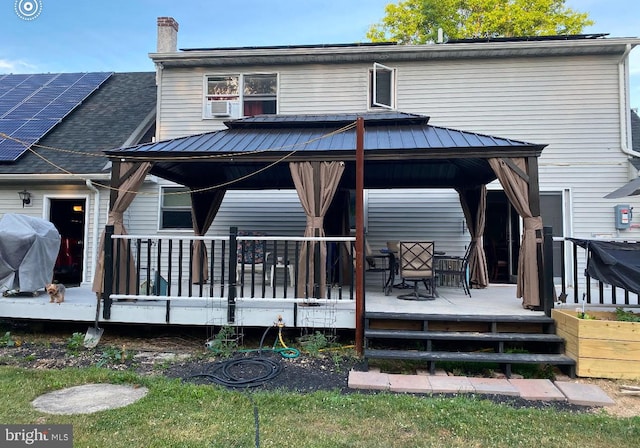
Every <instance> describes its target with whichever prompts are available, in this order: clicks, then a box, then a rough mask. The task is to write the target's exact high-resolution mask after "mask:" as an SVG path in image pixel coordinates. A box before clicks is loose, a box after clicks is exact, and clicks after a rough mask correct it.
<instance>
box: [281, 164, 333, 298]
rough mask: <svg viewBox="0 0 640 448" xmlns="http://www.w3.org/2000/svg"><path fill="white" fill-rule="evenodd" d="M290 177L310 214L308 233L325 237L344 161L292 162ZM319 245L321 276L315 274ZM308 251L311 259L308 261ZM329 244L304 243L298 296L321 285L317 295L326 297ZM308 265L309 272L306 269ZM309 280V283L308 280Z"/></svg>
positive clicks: (301, 252)
mask: <svg viewBox="0 0 640 448" xmlns="http://www.w3.org/2000/svg"><path fill="white" fill-rule="evenodd" d="M289 169H290V171H291V177H292V178H293V183H294V185H295V187H296V191H297V192H298V197H299V198H300V204H301V205H302V208H303V209H304V212H305V214H306V215H307V226H306V228H305V230H304V236H306V237H322V236H325V233H324V216H325V214H326V213H327V209H328V208H329V205H330V204H331V201H332V200H333V196H334V195H335V192H336V189H337V188H338V183H339V182H340V178H341V177H342V173H343V172H344V163H342V162H291V163H290V164H289ZM316 244H319V246H320V259H319V263H320V266H319V268H320V269H319V272H320V278H317V279H316V278H315V277H316V275H315V268H316V265H315V257H314V254H315V247H316ZM307 251H309V263H308V264H307ZM326 260H327V245H326V244H324V243H316V242H314V241H312V242H310V243H309V244H305V245H303V246H302V250H301V251H300V260H299V264H298V278H299V279H300V282H299V284H298V290H297V295H298V297H305V295H306V294H305V290H306V291H307V293H308V294H309V295H313V294H314V289H315V288H314V286H315V285H318V287H319V290H318V296H319V297H324V295H325V283H326V276H327V272H326V269H325V266H326ZM307 266H308V267H309V272H308V273H307ZM305 280H306V283H305Z"/></svg>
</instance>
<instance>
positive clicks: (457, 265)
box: [436, 241, 475, 297]
mask: <svg viewBox="0 0 640 448" xmlns="http://www.w3.org/2000/svg"><path fill="white" fill-rule="evenodd" d="M474 246H475V241H471V242H470V243H469V246H467V250H466V252H465V254H464V257H447V256H444V257H437V260H436V261H437V263H436V276H437V277H439V280H440V286H442V283H443V281H444V280H446V281H447V282H454V283H455V284H457V285H462V289H463V290H464V293H465V295H468V296H469V297H471V288H470V286H469V256H470V255H471V251H473V248H474Z"/></svg>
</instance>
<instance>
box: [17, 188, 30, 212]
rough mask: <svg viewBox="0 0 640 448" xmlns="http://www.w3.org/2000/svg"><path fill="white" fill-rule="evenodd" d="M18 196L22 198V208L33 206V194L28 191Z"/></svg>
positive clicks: (21, 192) (19, 192) (20, 192)
mask: <svg viewBox="0 0 640 448" xmlns="http://www.w3.org/2000/svg"><path fill="white" fill-rule="evenodd" d="M18 196H20V200H21V201H22V208H24V206H25V205H29V204H31V193H29V192H28V191H27V190H26V189H25V190H22V191H18Z"/></svg>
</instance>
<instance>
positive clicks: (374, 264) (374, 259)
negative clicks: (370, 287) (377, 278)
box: [364, 238, 389, 290]
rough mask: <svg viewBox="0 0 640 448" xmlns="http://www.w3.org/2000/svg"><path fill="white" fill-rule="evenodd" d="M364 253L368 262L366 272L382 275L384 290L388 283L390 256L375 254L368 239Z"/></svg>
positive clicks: (365, 242) (365, 241)
mask: <svg viewBox="0 0 640 448" xmlns="http://www.w3.org/2000/svg"><path fill="white" fill-rule="evenodd" d="M364 252H365V254H364V255H365V260H366V262H367V265H366V266H365V269H366V271H367V272H380V273H382V288H383V290H384V289H385V286H386V283H387V274H386V273H387V271H388V270H389V255H387V254H383V253H379V254H375V253H373V251H372V250H371V246H370V245H369V241H368V240H367V239H366V238H365V240H364Z"/></svg>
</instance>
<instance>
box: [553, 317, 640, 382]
mask: <svg viewBox="0 0 640 448" xmlns="http://www.w3.org/2000/svg"><path fill="white" fill-rule="evenodd" d="M587 313H588V314H589V315H591V316H594V317H596V318H597V319H598V320H588V319H579V318H578V317H577V316H578V313H577V312H576V311H568V310H555V309H554V310H551V317H553V319H554V320H555V321H556V334H557V335H558V336H560V337H562V338H564V340H565V341H566V346H565V353H566V355H567V356H569V357H571V358H573V359H575V360H576V364H577V365H576V375H578V376H583V377H592V378H623V379H638V378H640V322H618V321H616V320H615V316H616V314H615V313H614V312H604V311H591V310H587ZM602 319H610V320H602Z"/></svg>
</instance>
